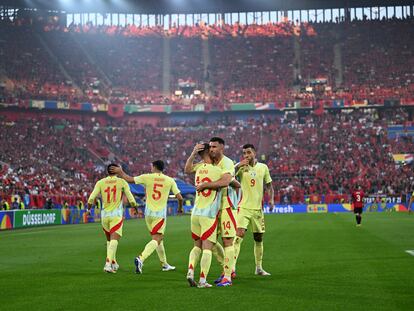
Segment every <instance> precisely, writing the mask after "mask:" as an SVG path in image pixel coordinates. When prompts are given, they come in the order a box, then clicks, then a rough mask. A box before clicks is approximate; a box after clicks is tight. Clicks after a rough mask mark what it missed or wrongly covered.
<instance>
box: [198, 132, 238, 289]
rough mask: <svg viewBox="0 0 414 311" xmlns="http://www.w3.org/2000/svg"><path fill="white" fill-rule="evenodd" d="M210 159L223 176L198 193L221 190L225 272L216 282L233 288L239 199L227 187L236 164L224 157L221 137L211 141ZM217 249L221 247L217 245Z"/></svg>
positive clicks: (221, 232) (200, 187)
mask: <svg viewBox="0 0 414 311" xmlns="http://www.w3.org/2000/svg"><path fill="white" fill-rule="evenodd" d="M209 144H210V152H209V153H210V157H211V158H212V160H213V165H215V166H217V167H219V168H220V169H221V170H222V173H223V176H222V178H220V180H218V181H214V182H203V183H200V184H198V186H197V191H198V192H201V191H203V190H204V189H211V190H215V189H219V188H223V189H222V190H221V195H222V197H221V206H220V211H219V224H220V225H219V227H218V231H219V233H220V234H221V238H222V241H223V245H224V271H223V274H222V276H221V277H220V278H219V279H217V280H216V282H215V283H216V284H217V286H231V285H232V284H233V283H232V280H231V275H232V269H233V266H234V246H233V240H234V237H235V236H236V228H237V224H236V219H235V217H234V214H233V210H232V208H235V206H237V205H236V203H235V200H236V199H235V198H236V197H237V194H236V191H235V189H233V188H232V187H227V186H228V185H229V184H230V182H231V181H232V179H233V178H234V175H235V171H234V164H233V161H232V160H230V159H229V158H228V157H226V156H225V155H224V145H225V142H224V140H223V139H222V138H220V137H213V138H211V139H210V143H209ZM216 246H217V247H220V246H221V245H220V244H219V243H217V244H216Z"/></svg>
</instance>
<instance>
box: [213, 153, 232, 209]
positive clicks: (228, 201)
mask: <svg viewBox="0 0 414 311" xmlns="http://www.w3.org/2000/svg"><path fill="white" fill-rule="evenodd" d="M215 166H217V167H219V168H220V169H221V171H222V175H224V174H230V175H231V176H232V177H234V175H235V171H234V163H233V161H232V160H231V159H230V158H228V157H226V156H223V158H222V159H221V160H220V162H219V163H217V164H215ZM236 197H237V193H236V191H235V190H234V189H233V188H232V187H225V188H223V189H222V190H221V209H226V208H228V207H231V206H233V208H237V204H235V202H234V201H235V198H236Z"/></svg>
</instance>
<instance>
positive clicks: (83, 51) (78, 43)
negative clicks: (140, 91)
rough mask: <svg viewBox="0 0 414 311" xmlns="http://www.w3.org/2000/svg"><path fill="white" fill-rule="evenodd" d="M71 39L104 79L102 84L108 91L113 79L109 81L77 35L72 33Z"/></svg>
mask: <svg viewBox="0 0 414 311" xmlns="http://www.w3.org/2000/svg"><path fill="white" fill-rule="evenodd" d="M71 37H72V39H73V41H74V42H75V43H76V45H77V46H78V48H79V49H80V50H81V51H82V53H83V54H84V55H85V56H86V59H87V60H88V62H89V63H91V64H92V65H93V66H94V67H95V68H96V71H97V72H98V73H99V75H100V76H101V77H102V78H103V79H102V80H101V82H102V84H103V85H104V87H105V89H108V88H109V87H110V86H112V85H113V83H112V81H111V79H109V77H108V75H107V74H106V73H105V72H104V71H103V70H102V68H101V67H100V66H99V64H98V63H97V62H96V61H95V60H94V58H93V57H92V56H91V54H90V53H89V52H88V51H87V49H85V46H84V45H83V44H82V43H81V42H79V39H78V37H77V36H76V35H74V34H73V33H71Z"/></svg>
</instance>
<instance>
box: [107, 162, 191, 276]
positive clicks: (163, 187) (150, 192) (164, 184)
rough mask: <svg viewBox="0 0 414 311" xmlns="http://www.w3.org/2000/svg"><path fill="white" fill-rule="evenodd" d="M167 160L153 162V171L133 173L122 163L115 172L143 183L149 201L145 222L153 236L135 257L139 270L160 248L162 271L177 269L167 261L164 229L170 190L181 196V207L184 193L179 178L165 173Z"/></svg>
mask: <svg viewBox="0 0 414 311" xmlns="http://www.w3.org/2000/svg"><path fill="white" fill-rule="evenodd" d="M163 171H164V162H163V161H161V160H157V161H154V162H152V165H151V174H143V175H139V176H136V177H131V176H129V175H127V174H125V172H124V171H123V170H122V168H120V167H118V168H115V169H113V172H114V173H116V174H119V176H120V177H121V178H123V179H125V180H126V181H127V182H129V183H136V184H141V185H143V186H144V187H145V195H146V204H145V222H146V224H147V227H148V230H149V232H150V234H151V236H152V240H151V241H150V242H148V244H147V245H146V246H145V248H144V250H143V251H142V253H141V254H139V255H138V256H137V257H136V258H135V267H136V270H135V272H136V273H142V266H143V265H144V261H145V260H146V259H147V258H148V257H149V256H150V255H151V254H152V253H153V252H154V250H157V253H158V257H159V259H160V261H161V265H162V271H170V270H175V267H173V266H171V265H169V264H168V262H167V257H166V255H165V248H164V243H163V238H164V232H165V227H166V218H167V201H168V196H169V194H170V191H171V192H172V193H173V194H174V195H175V197H176V198H177V200H178V209H179V210H181V209H182V206H183V197H182V196H181V193H180V190H178V187H177V184H176V183H175V180H174V179H173V178H171V177H169V176H167V175H164V174H163Z"/></svg>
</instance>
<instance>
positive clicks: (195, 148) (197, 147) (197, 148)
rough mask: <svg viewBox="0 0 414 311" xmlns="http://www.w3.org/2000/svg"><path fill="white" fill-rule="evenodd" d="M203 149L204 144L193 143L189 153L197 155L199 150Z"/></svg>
mask: <svg viewBox="0 0 414 311" xmlns="http://www.w3.org/2000/svg"><path fill="white" fill-rule="evenodd" d="M202 150H204V145H203V144H197V145H195V147H194V149H193V152H192V153H191V155H192V156H195V155H197V153H199V152H200V151H202Z"/></svg>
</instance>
